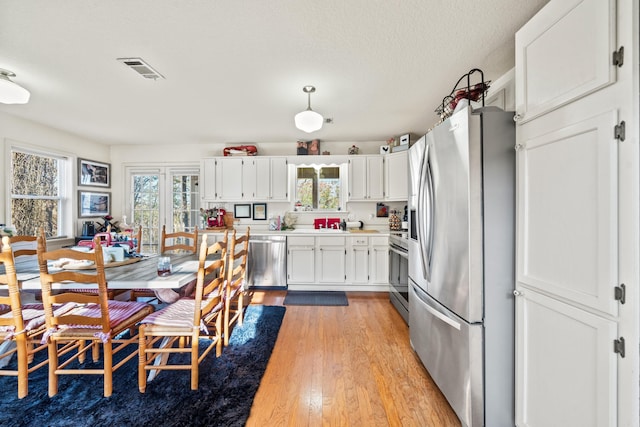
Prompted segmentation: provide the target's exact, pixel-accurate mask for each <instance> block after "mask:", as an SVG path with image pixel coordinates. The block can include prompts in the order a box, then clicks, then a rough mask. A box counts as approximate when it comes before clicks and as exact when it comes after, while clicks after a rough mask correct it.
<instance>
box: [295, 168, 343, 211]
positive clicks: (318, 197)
mask: <svg viewBox="0 0 640 427" xmlns="http://www.w3.org/2000/svg"><path fill="white" fill-rule="evenodd" d="M340 189H341V181H340V167H339V166H298V168H297V170H296V200H297V201H300V203H301V204H302V206H303V207H310V208H312V209H317V210H339V209H340Z"/></svg>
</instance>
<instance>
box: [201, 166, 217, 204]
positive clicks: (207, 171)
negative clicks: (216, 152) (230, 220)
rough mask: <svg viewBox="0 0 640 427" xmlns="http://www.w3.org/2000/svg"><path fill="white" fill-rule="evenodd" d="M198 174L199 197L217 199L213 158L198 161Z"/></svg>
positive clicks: (207, 199) (206, 199)
mask: <svg viewBox="0 0 640 427" xmlns="http://www.w3.org/2000/svg"><path fill="white" fill-rule="evenodd" d="M200 175H201V179H200V197H201V198H202V200H205V201H209V200H211V201H213V200H217V198H218V197H217V194H216V159H215V158H205V159H202V161H201V162H200Z"/></svg>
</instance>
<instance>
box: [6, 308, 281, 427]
mask: <svg viewBox="0 0 640 427" xmlns="http://www.w3.org/2000/svg"><path fill="white" fill-rule="evenodd" d="M284 313H285V308H284V307H273V306H259V305H255V306H254V305H251V306H249V307H247V309H246V314H245V320H244V324H243V325H242V326H236V327H235V328H234V329H233V332H232V334H231V337H230V341H229V346H228V347H226V348H224V350H223V352H222V356H220V357H219V358H216V357H215V351H214V352H212V353H210V354H209V355H207V357H206V358H205V360H203V361H202V362H201V364H200V387H199V389H198V390H197V391H191V388H190V378H189V377H190V373H189V371H164V372H162V373H161V374H160V375H159V376H158V378H157V379H156V380H154V381H152V382H150V383H148V384H147V390H146V393H145V394H141V393H140V392H139V391H138V359H137V357H135V358H133V359H132V360H130V361H129V362H127V364H126V365H124V366H123V367H122V368H120V369H119V370H117V371H116V372H115V373H114V375H113V394H112V395H111V397H109V398H105V397H103V396H102V393H103V381H102V377H101V376H99V375H72V376H62V377H60V378H59V380H58V381H59V383H58V394H57V395H56V396H54V397H53V398H49V397H48V395H47V374H48V371H47V368H46V367H43V368H41V369H39V370H38V371H36V372H34V373H33V374H31V375H30V376H29V394H28V395H27V397H25V398H24V399H18V398H17V379H16V378H15V377H4V376H3V377H0V419H1V420H2V421H0V425H2V426H65V427H66V426H74V427H75V426H113V427H115V426H243V425H245V423H246V421H247V418H248V417H249V412H250V410H251V404H252V403H253V398H254V396H255V393H256V391H257V390H258V386H259V385H260V380H261V378H262V375H263V374H264V371H265V369H266V366H267V362H268V361H269V357H270V356H271V352H272V350H273V347H274V345H275V342H276V339H277V337H278V332H279V330H280V325H281V324H282V319H283V318H284ZM203 344H204V343H203ZM41 354H44V355H46V351H44V352H42V353H41ZM180 356H182V355H180ZM114 359H115V358H114ZM92 365H93V363H92V362H85V364H84V367H86V368H91V366H92Z"/></svg>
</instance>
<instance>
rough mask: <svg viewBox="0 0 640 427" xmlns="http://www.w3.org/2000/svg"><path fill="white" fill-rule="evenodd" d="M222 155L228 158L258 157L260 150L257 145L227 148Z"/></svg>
mask: <svg viewBox="0 0 640 427" xmlns="http://www.w3.org/2000/svg"><path fill="white" fill-rule="evenodd" d="M222 154H223V155H224V156H225V157H226V156H257V155H258V148H257V147H256V146H255V145H237V146H235V147H225V148H224V149H223V150H222Z"/></svg>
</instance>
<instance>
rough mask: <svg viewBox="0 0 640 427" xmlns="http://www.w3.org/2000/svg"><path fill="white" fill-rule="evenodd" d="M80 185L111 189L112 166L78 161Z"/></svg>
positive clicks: (85, 160)
mask: <svg viewBox="0 0 640 427" xmlns="http://www.w3.org/2000/svg"><path fill="white" fill-rule="evenodd" d="M78 185H90V186H93V187H105V188H109V187H111V165H110V164H109V163H100V162H94V161H93V160H87V159H78Z"/></svg>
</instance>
